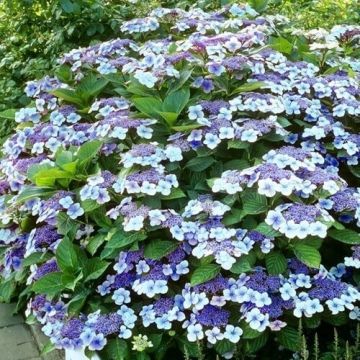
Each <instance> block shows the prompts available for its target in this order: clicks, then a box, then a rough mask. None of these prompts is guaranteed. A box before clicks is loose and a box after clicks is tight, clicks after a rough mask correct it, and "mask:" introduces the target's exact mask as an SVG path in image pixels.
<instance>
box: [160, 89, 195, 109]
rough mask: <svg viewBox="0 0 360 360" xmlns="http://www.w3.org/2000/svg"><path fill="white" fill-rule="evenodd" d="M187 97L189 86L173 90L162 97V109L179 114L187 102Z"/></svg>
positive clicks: (188, 95) (188, 96)
mask: <svg viewBox="0 0 360 360" xmlns="http://www.w3.org/2000/svg"><path fill="white" fill-rule="evenodd" d="M189 99H190V90H189V88H182V89H180V90H177V91H173V92H172V93H171V94H169V95H168V96H167V97H166V98H165V99H164V103H163V105H162V110H163V111H165V112H171V113H176V114H177V115H179V114H180V113H181V112H182V111H183V110H184V108H185V106H186V104H187V103H188V102H189Z"/></svg>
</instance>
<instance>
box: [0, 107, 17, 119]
mask: <svg viewBox="0 0 360 360" xmlns="http://www.w3.org/2000/svg"><path fill="white" fill-rule="evenodd" d="M16 112H17V110H16V109H7V110H4V111H0V118H2V119H9V120H15V113H16Z"/></svg>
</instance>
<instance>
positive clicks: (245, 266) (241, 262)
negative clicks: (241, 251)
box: [230, 252, 256, 274]
mask: <svg viewBox="0 0 360 360" xmlns="http://www.w3.org/2000/svg"><path fill="white" fill-rule="evenodd" d="M255 261H256V255H255V254H254V252H250V253H249V254H248V255H242V256H241V257H240V258H239V259H238V260H236V263H235V264H234V265H233V266H232V267H231V269H230V271H231V272H232V273H234V274H243V273H246V272H248V271H251V270H252V268H253V265H254V264H255Z"/></svg>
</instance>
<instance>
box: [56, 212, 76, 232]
mask: <svg viewBox="0 0 360 360" xmlns="http://www.w3.org/2000/svg"><path fill="white" fill-rule="evenodd" d="M78 226H79V225H78V223H77V222H76V221H74V220H72V219H71V218H70V217H69V216H68V215H67V214H66V213H64V212H59V213H58V215H57V232H58V233H59V234H61V235H68V236H69V237H70V238H72V237H73V236H75V233H76V231H77V228H78Z"/></svg>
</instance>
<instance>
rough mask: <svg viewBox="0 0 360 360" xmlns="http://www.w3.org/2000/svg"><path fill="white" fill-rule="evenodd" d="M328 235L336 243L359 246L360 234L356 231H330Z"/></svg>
mask: <svg viewBox="0 0 360 360" xmlns="http://www.w3.org/2000/svg"><path fill="white" fill-rule="evenodd" d="M328 235H329V236H330V237H331V238H332V239H335V240H337V241H340V242H342V243H345V244H351V245H359V244H360V234H359V233H357V232H356V231H353V230H350V229H343V230H338V229H330V230H329V231H328Z"/></svg>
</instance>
